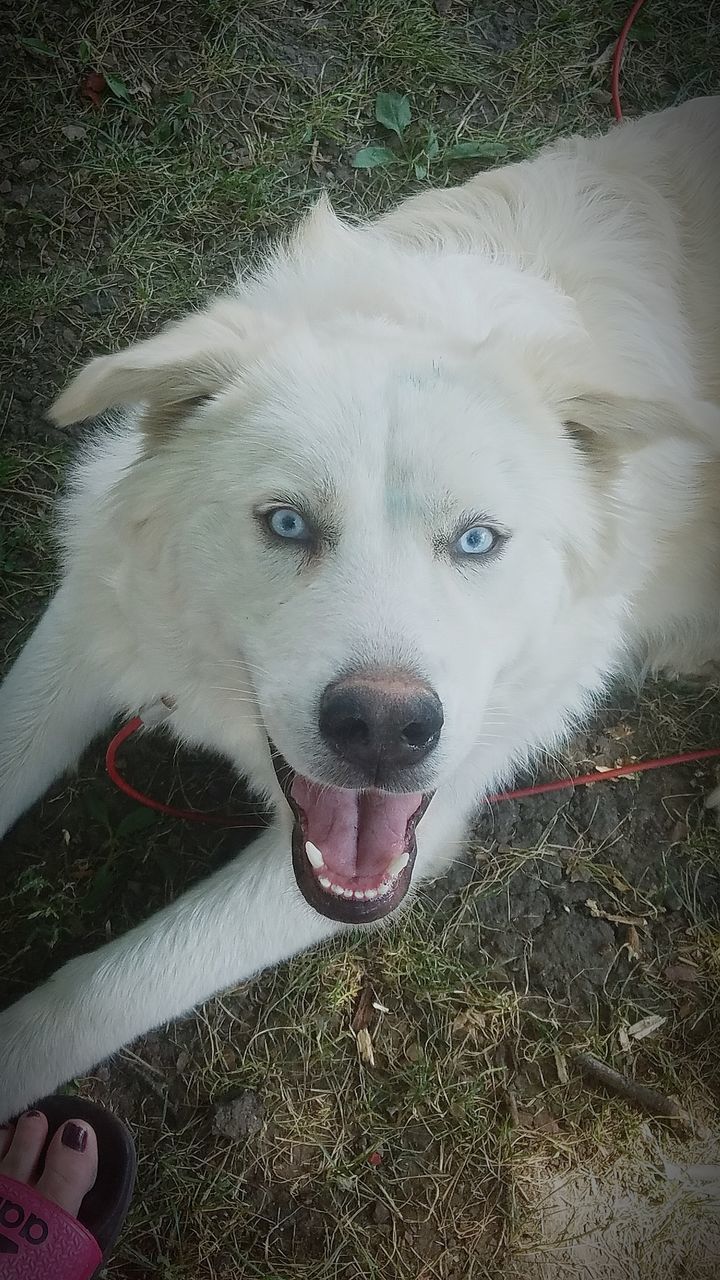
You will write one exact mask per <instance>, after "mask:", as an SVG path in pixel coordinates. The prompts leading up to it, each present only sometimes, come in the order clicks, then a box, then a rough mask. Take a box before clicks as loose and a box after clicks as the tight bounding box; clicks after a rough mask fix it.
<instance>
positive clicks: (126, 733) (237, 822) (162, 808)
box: [105, 0, 720, 828]
mask: <svg viewBox="0 0 720 1280" xmlns="http://www.w3.org/2000/svg"><path fill="white" fill-rule="evenodd" d="M644 3H645V0H635V3H634V4H633V6H632V8H631V10H630V12H629V14H628V16H627V18H626V19H625V22H624V23H623V27H622V30H621V32H620V35H619V36H618V39H617V44H616V45H615V50H614V52H613V58H612V68H611V75H610V86H611V92H612V105H613V111H614V112H615V119H616V120H617V121H621V120H622V118H623V113H622V105H621V102H620V68H621V66H622V60H623V53H624V52H625V45H626V43H627V38H628V35H629V32H630V28H631V27H632V24H633V22H634V21H635V19H636V17H637V15H638V13H639V12H640V10H641V9H642V7H643V5H644ZM142 727H143V721H142V720H141V718H140V716H135V717H134V718H133V719H132V720H128V722H127V724H124V725H123V727H122V729H120V731H119V732H118V733H116V734H115V737H114V738H113V740H112V742H111V743H110V745H109V747H108V749H107V752H106V755H105V768H106V769H107V772H108V776H109V777H110V779H111V780H112V781H113V782H114V783H115V786H116V787H117V788H118V790H120V791H122V792H124V794H125V795H126V796H129V797H130V799H131V800H135V801H137V803H138V804H142V805H144V806H145V808H146V809H154V810H155V812H156V813H164V814H165V815H166V816H167V817H170V818H182V819H183V820H184V821H185V822H204V823H208V824H210V825H212V826H218V827H253V828H255V827H258V826H259V825H260V824H259V823H258V822H256V821H253V820H252V819H249V818H238V817H232V816H229V817H222V816H221V815H220V814H217V813H202V812H201V811H200V810H199V809H176V808H174V806H173V805H169V804H163V803H162V801H161V800H153V799H152V797H151V796H146V795H144V794H143V792H142V791H138V790H137V789H136V788H135V787H131V786H130V783H129V782H126V781H125V779H124V778H123V776H122V774H121V773H120V771H119V769H118V766H117V753H118V750H119V749H120V747H121V746H122V745H123V743H124V742H127V740H128V738H130V737H132V735H133V734H134V733H137V731H138V729H140V728H142ZM718 756H720V747H708V748H706V749H705V750H703V751H685V752H682V753H681V754H680V755H675V756H662V757H661V758H660V759H657V760H643V761H640V762H639V763H637V764H623V765H619V766H618V767H617V768H616V769H603V770H602V771H598V772H596V773H581V774H578V775H577V776H576V777H574V778H557V779H556V780H555V781H554V782H541V783H539V784H538V785H537V786H534V787H519V788H518V789H517V790H516V791H499V792H498V793H497V794H496V795H492V796H488V801H489V802H490V803H491V804H496V803H498V802H499V801H501V800H524V799H526V798H527V797H528V796H539V795H543V794H544V793H545V792H548V791H562V790H564V789H565V788H566V787H589V786H592V785H593V784H594V783H596V782H611V781H612V780H613V779H614V778H631V777H633V776H634V775H635V774H636V773H646V772H648V771H649V770H650V769H665V768H667V767H668V766H670V765H678V764H693V763H695V762H697V761H699V760H713V759H715V758H717V757H718Z"/></svg>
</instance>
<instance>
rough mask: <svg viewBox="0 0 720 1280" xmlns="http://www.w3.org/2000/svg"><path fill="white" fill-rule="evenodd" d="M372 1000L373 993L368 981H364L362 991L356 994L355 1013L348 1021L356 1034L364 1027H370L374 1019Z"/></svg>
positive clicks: (373, 999)
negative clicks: (350, 1020)
mask: <svg viewBox="0 0 720 1280" xmlns="http://www.w3.org/2000/svg"><path fill="white" fill-rule="evenodd" d="M374 1001H375V993H374V991H373V989H372V987H371V986H370V983H369V982H366V983H365V984H364V986H363V988H362V991H361V992H360V995H359V996H358V999H357V1004H356V1005H355V1013H354V1014H353V1020H352V1022H351V1023H350V1026H351V1027H352V1029H353V1031H354V1032H355V1035H358V1034H359V1032H360V1031H362V1030H363V1028H364V1027H371V1026H372V1024H373V1022H374V1021H375V1018H374V1016H373V1012H374Z"/></svg>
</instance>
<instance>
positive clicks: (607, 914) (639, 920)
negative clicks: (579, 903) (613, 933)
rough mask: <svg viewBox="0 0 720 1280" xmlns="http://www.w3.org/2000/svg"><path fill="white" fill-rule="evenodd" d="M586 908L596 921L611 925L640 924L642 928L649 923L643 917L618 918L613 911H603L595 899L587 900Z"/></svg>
mask: <svg viewBox="0 0 720 1280" xmlns="http://www.w3.org/2000/svg"><path fill="white" fill-rule="evenodd" d="M585 906H586V907H587V909H588V911H589V912H590V915H591V916H594V917H595V919H596V920H609V922H610V924H627V925H633V926H635V925H636V924H639V925H640V926H641V927H642V928H644V927H645V925H646V924H647V921H646V920H645V919H644V918H643V917H642V916H617V915H614V914H613V913H612V911H603V909H602V907H599V906H598V904H597V902H596V901H595V899H594V898H587V899H586V901H585Z"/></svg>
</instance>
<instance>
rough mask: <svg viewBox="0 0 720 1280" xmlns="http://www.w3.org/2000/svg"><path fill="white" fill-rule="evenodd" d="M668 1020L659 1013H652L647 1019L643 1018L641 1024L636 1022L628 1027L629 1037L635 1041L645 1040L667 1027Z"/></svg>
mask: <svg viewBox="0 0 720 1280" xmlns="http://www.w3.org/2000/svg"><path fill="white" fill-rule="evenodd" d="M666 1022H667V1018H663V1017H662V1016H661V1015H660V1014H659V1013H651V1014H649V1016H648V1017H647V1018H641V1019H640V1021H639V1022H634V1023H633V1025H632V1026H631V1027H628V1035H629V1036H631V1037H632V1039H633V1040H644V1039H645V1037H646V1036H651V1035H653V1034H654V1033H655V1032H656V1031H659V1030H660V1028H661V1027H664V1026H665V1023H666Z"/></svg>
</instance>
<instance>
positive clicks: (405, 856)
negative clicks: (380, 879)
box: [385, 852, 410, 880]
mask: <svg viewBox="0 0 720 1280" xmlns="http://www.w3.org/2000/svg"><path fill="white" fill-rule="evenodd" d="M409 861H410V854H409V853H407V852H405V853H399V854H398V856H397V858H393V860H392V862H391V863H390V866H389V867H388V869H387V871H386V873H385V874H386V875H388V876H389V877H390V879H391V880H395V879H396V878H397V876H399V875H400V872H401V871H404V870H405V868H406V866H407V864H408V862H409Z"/></svg>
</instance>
